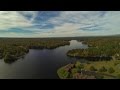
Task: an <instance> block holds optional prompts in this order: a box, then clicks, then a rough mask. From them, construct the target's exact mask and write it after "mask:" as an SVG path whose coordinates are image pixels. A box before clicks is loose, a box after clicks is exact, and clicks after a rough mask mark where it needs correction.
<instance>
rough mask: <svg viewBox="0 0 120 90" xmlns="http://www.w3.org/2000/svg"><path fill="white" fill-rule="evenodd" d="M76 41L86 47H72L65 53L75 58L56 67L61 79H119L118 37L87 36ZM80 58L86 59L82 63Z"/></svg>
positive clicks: (119, 52)
mask: <svg viewBox="0 0 120 90" xmlns="http://www.w3.org/2000/svg"><path fill="white" fill-rule="evenodd" d="M78 41H80V42H82V43H83V44H86V45H88V48H87V49H72V50H69V51H68V52H67V53H66V55H67V56H68V57H73V58H77V60H78V61H77V62H74V63H73V62H72V63H69V64H68V65H65V66H63V67H61V68H59V69H58V71H57V73H58V76H59V78H61V79H119V78H120V72H119V66H120V37H89V38H82V39H79V40H78ZM80 58H83V59H85V60H87V61H86V62H84V63H81V62H80V61H79V59H80Z"/></svg>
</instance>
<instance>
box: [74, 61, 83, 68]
mask: <svg viewBox="0 0 120 90" xmlns="http://www.w3.org/2000/svg"><path fill="white" fill-rule="evenodd" d="M75 67H76V68H78V69H79V70H81V69H83V68H84V65H83V64H81V63H80V62H79V61H77V62H76V64H75Z"/></svg>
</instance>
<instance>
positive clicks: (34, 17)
mask: <svg viewBox="0 0 120 90" xmlns="http://www.w3.org/2000/svg"><path fill="white" fill-rule="evenodd" d="M119 23H120V12H119V11H0V37H73V36H97V35H101V36H102V35H113V34H120V30H119V29H120V25H119Z"/></svg>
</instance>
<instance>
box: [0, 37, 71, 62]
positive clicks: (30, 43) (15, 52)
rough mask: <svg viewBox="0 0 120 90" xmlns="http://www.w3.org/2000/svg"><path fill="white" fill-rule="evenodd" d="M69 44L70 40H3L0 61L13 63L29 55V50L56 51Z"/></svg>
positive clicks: (1, 40) (0, 44)
mask: <svg viewBox="0 0 120 90" xmlns="http://www.w3.org/2000/svg"><path fill="white" fill-rule="evenodd" d="M69 44H70V42H69V40H63V39H39V38H35V39H34V38H1V39H0V59H2V58H3V59H4V61H5V62H6V63H12V62H14V61H16V60H17V59H19V58H21V57H23V56H24V55H25V54H27V53H28V52H29V49H54V48H57V47H59V46H64V45H69Z"/></svg>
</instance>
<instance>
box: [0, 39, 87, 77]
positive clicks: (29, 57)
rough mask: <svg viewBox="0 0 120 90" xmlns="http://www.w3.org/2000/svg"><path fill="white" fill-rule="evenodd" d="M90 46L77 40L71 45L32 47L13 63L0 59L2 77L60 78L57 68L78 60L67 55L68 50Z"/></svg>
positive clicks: (0, 74) (71, 42) (0, 75)
mask: <svg viewBox="0 0 120 90" xmlns="http://www.w3.org/2000/svg"><path fill="white" fill-rule="evenodd" d="M79 48H88V46H87V45H85V44H82V42H78V41H76V40H71V41H70V45H66V46H60V47H58V48H56V49H42V50H40V49H30V50H29V53H28V54H26V55H25V56H24V58H21V59H19V60H17V61H16V62H14V63H12V64H6V63H5V62H4V60H0V78H1V79H4V78H5V79H59V78H58V76H57V69H58V68H60V67H61V66H64V65H66V64H68V63H71V62H73V61H76V60H77V59H75V58H70V57H68V56H67V55H66V53H67V51H68V50H71V49H79Z"/></svg>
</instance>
